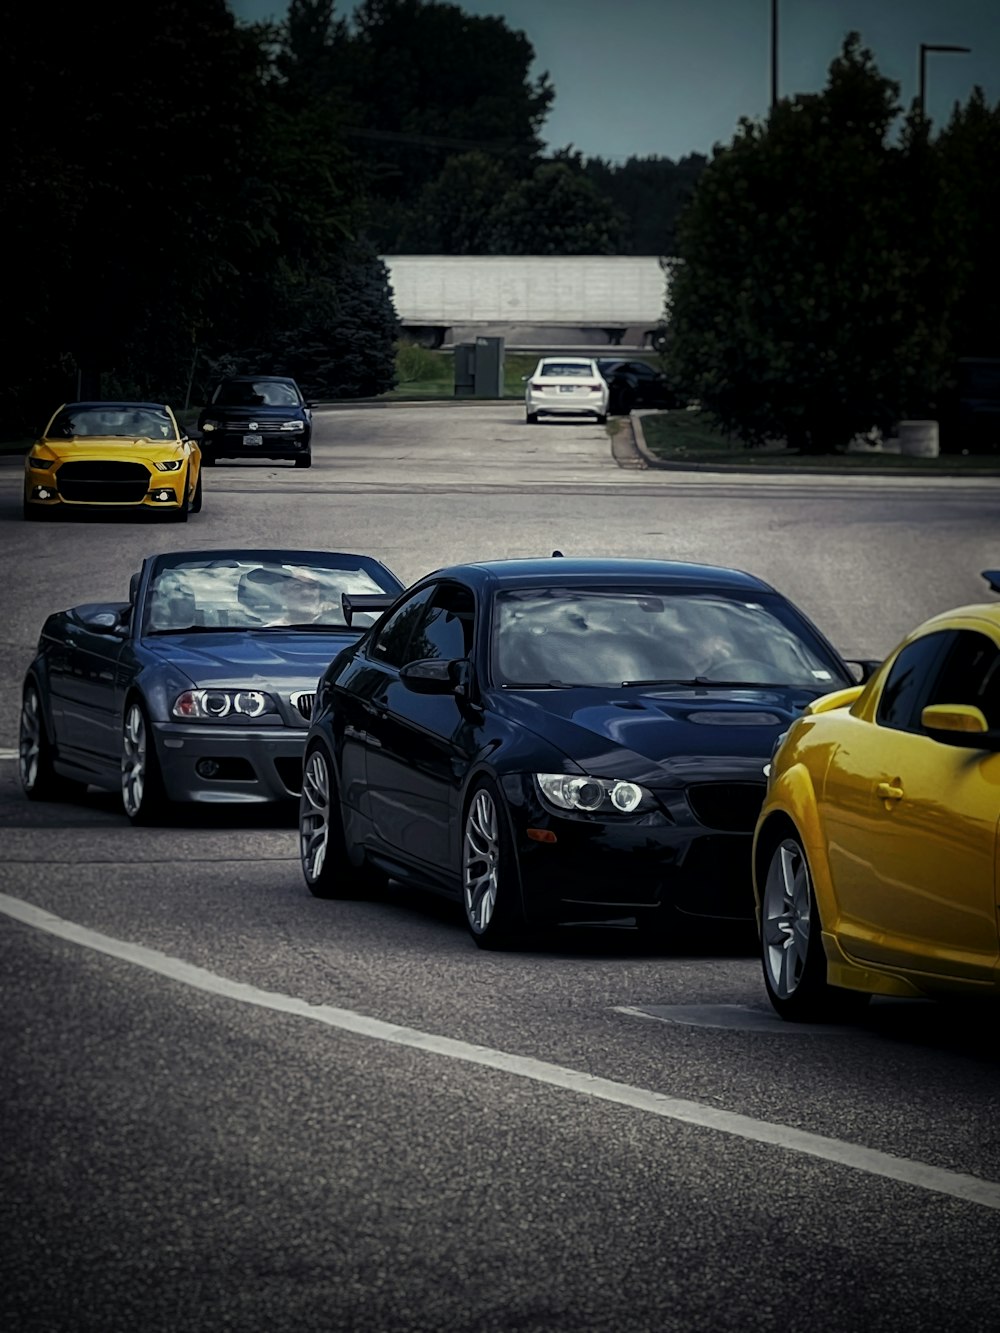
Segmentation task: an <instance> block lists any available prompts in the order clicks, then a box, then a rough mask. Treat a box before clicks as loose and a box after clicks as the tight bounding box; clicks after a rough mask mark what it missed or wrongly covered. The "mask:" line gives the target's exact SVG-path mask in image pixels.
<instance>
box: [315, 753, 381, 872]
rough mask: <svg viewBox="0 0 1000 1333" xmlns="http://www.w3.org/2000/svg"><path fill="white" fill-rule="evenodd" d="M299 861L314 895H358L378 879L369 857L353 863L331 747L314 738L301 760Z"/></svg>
mask: <svg viewBox="0 0 1000 1333" xmlns="http://www.w3.org/2000/svg"><path fill="white" fill-rule="evenodd" d="M299 862H300V864H301V866H302V877H303V879H304V880H305V882H306V888H307V889H308V890H309V892H310V893H311V894H312V896H313V897H314V898H358V897H362V896H364V894H365V893H366V892H368V891H371V890H372V889H374V888H375V887H376V886H377V885H378V883H379V876H378V873H377V872H376V871H374V870H372V869H371V868H370V867H369V866H368V864H367V862H362V863H361V865H359V866H356V865H353V864H352V862H351V857H350V851H349V849H348V846H347V835H346V833H345V832H344V816H343V813H342V811H341V806H340V788H339V786H338V784H337V778H336V774H335V773H334V769H333V760H332V759H331V757H330V752H329V750H328V749H327V748H326V746H325V745H324V744H323V742H322V741H318V740H317V741H314V742H313V743H312V744H311V745H310V746H309V747H308V749H307V750H306V754H305V758H304V760H303V763H302V794H301V796H300V797H299Z"/></svg>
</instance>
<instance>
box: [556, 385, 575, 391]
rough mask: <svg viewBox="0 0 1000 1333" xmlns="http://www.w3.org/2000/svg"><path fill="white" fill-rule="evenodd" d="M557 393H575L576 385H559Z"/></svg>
mask: <svg viewBox="0 0 1000 1333" xmlns="http://www.w3.org/2000/svg"><path fill="white" fill-rule="evenodd" d="M559 392H560V393H576V385H575V384H560V385H559Z"/></svg>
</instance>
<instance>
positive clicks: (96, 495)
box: [24, 469, 187, 513]
mask: <svg viewBox="0 0 1000 1333" xmlns="http://www.w3.org/2000/svg"><path fill="white" fill-rule="evenodd" d="M186 483H187V472H186V470H184V471H180V472H170V473H162V472H155V473H152V472H151V473H149V478H148V481H147V482H146V483H145V485H144V487H140V486H139V485H138V484H132V485H131V486H130V487H129V488H127V489H126V488H122V489H121V490H119V491H116V490H115V489H114V488H113V487H111V486H109V485H107V484H104V485H100V484H95V485H93V486H92V487H89V486H84V487H81V486H80V484H79V483H76V485H75V486H74V487H73V488H72V489H71V492H70V494H69V495H65V494H63V491H62V490H61V489H60V485H59V472H58V469H55V470H53V471H51V472H42V471H40V470H33V471H32V473H31V475H30V476H29V477H27V478H26V480H25V485H24V503H25V505H31V506H33V507H37V508H38V509H49V510H55V509H156V510H163V511H165V512H167V513H169V512H171V511H174V512H176V511H177V510H178V509H180V507H181V505H182V504H183V502H184V487H185V485H186Z"/></svg>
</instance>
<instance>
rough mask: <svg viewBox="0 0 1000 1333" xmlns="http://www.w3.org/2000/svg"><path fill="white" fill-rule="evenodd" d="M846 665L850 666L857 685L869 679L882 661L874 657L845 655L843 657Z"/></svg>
mask: <svg viewBox="0 0 1000 1333" xmlns="http://www.w3.org/2000/svg"><path fill="white" fill-rule="evenodd" d="M844 661H845V663H846V665H847V666H849V667H850V668H851V675H852V676H853V677H854V679H855V680H856V681H857V682H858V684H859V685H864V683H865V682H866V681H869V680H871V678H872V676H874V674H875V672H876V671H877V670H878V669H879V667H880V666H881V665H882V663H881V662H880V661H879V660H878V659H877V658H874V657H847V658H845V659H844Z"/></svg>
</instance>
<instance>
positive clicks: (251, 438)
mask: <svg viewBox="0 0 1000 1333" xmlns="http://www.w3.org/2000/svg"><path fill="white" fill-rule="evenodd" d="M243 443H244V444H247V445H250V444H263V443H264V437H263V435H244V436H243Z"/></svg>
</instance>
